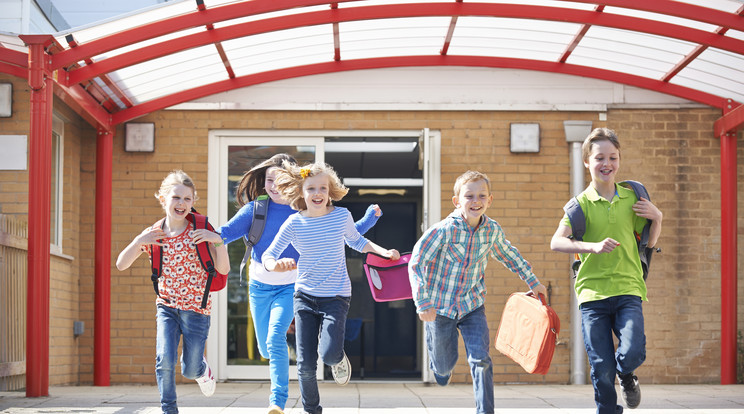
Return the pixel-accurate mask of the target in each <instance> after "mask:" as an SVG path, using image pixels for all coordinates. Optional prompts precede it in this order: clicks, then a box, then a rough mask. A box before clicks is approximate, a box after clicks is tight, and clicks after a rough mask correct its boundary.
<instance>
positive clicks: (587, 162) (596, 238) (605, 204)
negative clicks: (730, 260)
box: [550, 128, 663, 414]
mask: <svg viewBox="0 0 744 414" xmlns="http://www.w3.org/2000/svg"><path fill="white" fill-rule="evenodd" d="M582 153H583V157H584V166H585V167H586V168H587V169H588V170H589V174H590V175H591V177H592V182H591V184H590V185H589V186H588V187H587V188H586V190H584V192H582V193H581V194H579V195H578V196H577V197H576V199H577V200H578V202H579V205H580V206H581V210H582V211H583V212H584V215H585V217H586V231H585V233H584V238H583V241H579V240H576V239H574V238H572V237H571V235H572V231H571V221H570V220H569V218H568V216H567V215H565V214H564V215H563V218H562V219H561V222H560V224H558V228H557V229H556V231H555V234H554V235H553V238H552V239H551V241H550V248H551V249H552V250H554V251H558V252H564V253H579V255H580V256H581V267H580V268H579V272H578V274H577V275H576V283H575V286H574V289H575V290H576V296H577V298H578V302H579V311H580V312H581V330H582V332H583V334H584V346H585V348H586V353H587V355H588V357H589V364H590V365H591V374H592V385H594V402H595V404H596V406H597V414H620V413H622V412H623V407H622V406H620V405H618V404H617V392H616V391H615V377H617V378H618V379H619V380H620V388H621V389H622V398H623V400H624V401H625V405H626V406H627V407H628V408H631V409H632V408H636V407H638V405H639V404H640V403H641V388H640V385H639V383H638V377H636V375H635V370H636V369H637V368H638V367H640V366H641V364H643V361H645V360H646V333H645V330H644V327H643V324H644V321H643V305H642V303H643V301H644V300H647V299H646V293H647V290H646V283H645V281H644V280H643V269H642V268H641V260H640V258H639V257H638V247H637V245H636V238H635V233H638V234H640V233H641V231H642V229H643V228H644V227H645V225H646V223H647V221H648V220H651V228H650V231H649V238H648V247H653V246H655V245H656V242H657V241H658V239H659V235H660V234H661V221H662V219H663V214H662V213H661V211H660V210H659V209H658V208H657V207H656V206H655V205H654V204H653V203H651V201H650V200H646V199H645V198H641V199H640V200H639V199H638V198H637V197H636V195H635V193H634V192H633V190H631V189H628V188H625V187H623V186H621V185H619V184H618V183H617V180H616V177H617V173H618V171H619V170H620V141H619V140H618V138H617V135H616V134H615V131H613V130H611V129H607V128H595V129H594V130H593V131H592V132H591V133H590V134H589V136H588V137H586V139H585V140H584V144H583V145H582ZM613 333H614V334H615V336H616V337H617V347H615V341H614V339H613V337H612V336H613V335H612V334H613Z"/></svg>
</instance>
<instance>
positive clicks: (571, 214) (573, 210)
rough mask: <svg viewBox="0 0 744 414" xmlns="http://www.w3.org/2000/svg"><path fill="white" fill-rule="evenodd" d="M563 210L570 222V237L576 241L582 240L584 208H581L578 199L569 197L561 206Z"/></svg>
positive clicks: (584, 228) (584, 222)
mask: <svg viewBox="0 0 744 414" xmlns="http://www.w3.org/2000/svg"><path fill="white" fill-rule="evenodd" d="M563 211H565V212H566V216H568V220H569V221H570V222H571V237H572V238H573V239H576V240H578V241H582V240H584V233H586V217H585V216H584V210H582V209H581V205H580V204H579V200H578V199H577V198H576V197H571V199H570V200H568V203H566V205H565V206H563Z"/></svg>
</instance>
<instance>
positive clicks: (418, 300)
mask: <svg viewBox="0 0 744 414" xmlns="http://www.w3.org/2000/svg"><path fill="white" fill-rule="evenodd" d="M443 243H444V231H442V228H441V227H440V226H438V225H436V226H432V227H431V228H429V229H428V230H426V232H424V234H423V235H422V236H421V238H420V239H419V240H418V241H417V242H416V245H415V246H413V251H412V253H411V261H410V262H409V263H408V278H409V280H410V282H411V291H412V293H413V303H414V304H415V305H416V309H417V311H418V312H419V313H421V312H424V311H427V310H429V309H431V308H434V300H435V298H432V297H431V295H430V292H431V291H432V288H431V285H432V280H430V278H429V273H428V272H427V267H428V266H429V265H430V263H431V262H432V261H433V260H434V258H435V257H436V255H437V253H438V252H439V250H440V249H441V247H442V244H443Z"/></svg>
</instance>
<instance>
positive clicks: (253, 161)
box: [227, 145, 315, 365]
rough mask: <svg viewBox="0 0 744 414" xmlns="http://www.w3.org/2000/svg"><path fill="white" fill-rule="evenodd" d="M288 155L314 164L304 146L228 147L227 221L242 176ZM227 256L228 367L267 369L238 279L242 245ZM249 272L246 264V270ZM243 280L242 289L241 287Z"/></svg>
mask: <svg viewBox="0 0 744 414" xmlns="http://www.w3.org/2000/svg"><path fill="white" fill-rule="evenodd" d="M282 152H284V153H287V154H290V155H292V156H293V157H295V159H297V162H298V163H299V164H305V163H308V162H313V161H314V160H315V147H314V146H312V145H307V146H294V145H292V146H263V145H231V146H229V147H228V183H227V188H228V203H227V205H228V207H227V209H228V213H227V214H228V217H229V218H232V216H234V215H235V213H236V212H237V211H238V209H239V207H238V206H237V205H236V198H235V188H236V187H237V185H238V183H239V182H240V179H241V178H242V177H243V174H244V173H245V172H246V171H248V170H250V169H251V168H253V167H254V166H256V165H258V164H259V163H261V162H262V161H264V160H265V159H267V158H269V157H271V156H273V155H274V154H278V153H282ZM228 252H229V254H230V265H231V269H230V276H229V277H228V279H227V280H228V285H227V365H268V363H269V362H268V360H265V359H263V358H261V355H260V354H259V352H258V347H257V345H256V336H255V333H254V331H253V321H252V320H251V314H250V309H249V307H248V277H247V275H242V278H241V277H240V276H239V272H240V262H241V260H242V259H243V254H244V253H245V246H244V245H243V243H240V242H234V243H230V244H229V245H228ZM245 268H246V272H247V270H248V263H247V264H246V266H245ZM241 280H242V286H241ZM287 342H288V345H289V346H290V364H292V365H295V363H296V361H295V354H294V337H293V336H292V337H289V338H288V340H287Z"/></svg>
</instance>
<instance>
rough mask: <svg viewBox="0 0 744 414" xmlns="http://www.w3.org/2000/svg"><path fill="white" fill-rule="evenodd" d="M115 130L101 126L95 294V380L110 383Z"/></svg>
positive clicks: (97, 382)
mask: <svg viewBox="0 0 744 414" xmlns="http://www.w3.org/2000/svg"><path fill="white" fill-rule="evenodd" d="M112 159H113V134H112V133H111V132H108V131H107V130H105V129H103V128H100V127H99V128H98V139H97V144H96V230H95V240H96V251H95V272H96V288H95V292H96V295H95V296H96V298H95V338H94V353H93V384H94V385H98V386H108V385H109V384H110V371H111V363H110V362H111V361H110V356H111V177H112V166H111V163H112Z"/></svg>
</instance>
